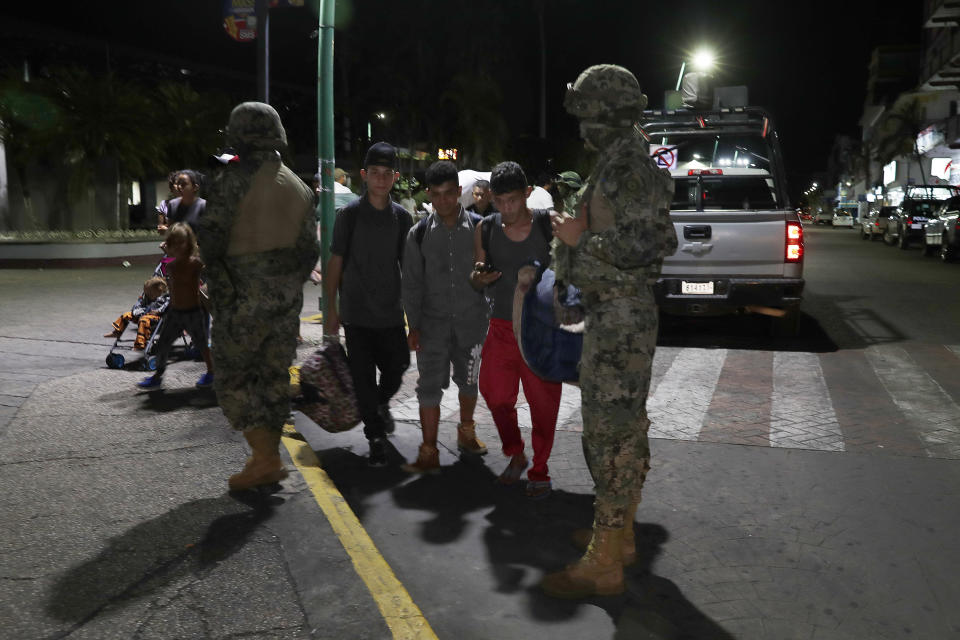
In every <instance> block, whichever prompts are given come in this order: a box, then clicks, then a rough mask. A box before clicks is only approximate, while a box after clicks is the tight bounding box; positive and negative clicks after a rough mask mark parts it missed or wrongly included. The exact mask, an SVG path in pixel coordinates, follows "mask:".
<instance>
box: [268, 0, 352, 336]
mask: <svg viewBox="0 0 960 640" xmlns="http://www.w3.org/2000/svg"><path fill="white" fill-rule="evenodd" d="M258 1H265V0H258ZM335 15H336V2H335V0H320V16H319V23H318V27H319V29H318V33H319V37H318V38H317V42H318V45H317V46H318V49H317V155H319V163H318V169H319V173H320V204H319V205H318V207H319V209H320V211H319V213H320V261H321V271H320V272H321V273H322V274H323V277H324V281H326V277H327V273H326V272H327V261H329V260H330V238H331V237H332V236H333V221H334V215H335V212H334V209H333V205H334V201H333V170H334V168H335V166H336V158H335V157H334V143H333V22H334V16H335ZM324 285H326V282H324ZM335 302H336V301H334V300H327V299H326V296H325V295H323V292H322V290H321V295H320V312H321V313H323V317H324V318H326V317H327V316H326V314H327V308H328V307H329V305H331V304H334V303H335Z"/></svg>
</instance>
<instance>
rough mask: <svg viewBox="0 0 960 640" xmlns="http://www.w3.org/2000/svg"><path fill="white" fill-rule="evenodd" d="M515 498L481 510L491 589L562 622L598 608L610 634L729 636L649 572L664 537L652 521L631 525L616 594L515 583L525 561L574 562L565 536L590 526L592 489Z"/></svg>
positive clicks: (546, 565) (547, 565)
mask: <svg viewBox="0 0 960 640" xmlns="http://www.w3.org/2000/svg"><path fill="white" fill-rule="evenodd" d="M516 496H517V497H512V498H508V499H506V500H501V501H500V503H499V504H498V505H497V507H496V508H495V509H494V510H493V511H492V512H491V513H490V514H489V515H488V516H487V518H488V520H489V521H490V526H489V527H488V529H487V531H486V532H485V533H484V540H485V542H486V544H487V550H488V553H489V556H490V560H491V564H492V565H493V567H494V569H495V573H496V577H497V580H498V582H499V589H498V590H499V591H501V592H505V593H510V592H517V591H520V590H522V589H525V590H526V592H527V597H528V598H529V607H530V611H531V613H532V615H533V616H534V617H535V618H536V619H538V620H543V621H547V622H562V621H564V620H568V619H571V618H573V617H575V616H576V615H577V610H578V609H579V608H580V607H583V606H596V607H599V608H601V609H603V610H604V611H606V612H607V613H608V614H609V615H610V617H611V619H612V620H613V621H614V623H615V625H616V632H615V634H614V636H613V637H614V638H615V639H617V640H626V639H630V640H634V639H638V638H650V639H651V640H653V639H667V638H670V639H673V638H710V639H711V640H733V636H731V635H730V634H729V633H727V632H726V631H725V630H724V629H723V628H722V627H720V626H719V625H718V624H717V623H715V622H714V621H713V620H711V619H710V618H709V617H707V616H706V615H705V614H703V613H702V612H700V610H699V609H697V608H696V607H695V606H694V605H693V604H692V603H691V602H690V601H689V600H687V598H686V597H684V595H683V593H682V592H681V591H680V589H679V588H678V587H677V586H676V585H675V584H674V583H673V582H671V581H670V580H668V579H666V578H663V577H660V576H657V575H655V574H654V573H653V564H654V561H655V559H656V556H657V555H658V554H659V553H660V550H661V547H662V545H663V544H664V543H665V542H666V541H667V539H668V537H669V536H668V534H667V530H666V529H665V528H664V527H662V526H661V525H658V524H653V523H642V524H635V525H634V526H635V527H636V535H637V553H638V559H637V563H636V564H634V565H633V566H631V567H628V568H626V569H625V574H626V583H627V591H626V592H625V593H624V594H623V595H621V596H615V597H602V598H591V599H586V600H558V599H555V598H551V597H549V596H547V595H545V594H544V593H543V592H542V591H541V590H540V588H539V587H538V586H534V587H527V588H525V587H523V586H522V584H523V582H524V580H523V579H524V577H525V575H526V573H527V569H526V568H525V567H532V568H534V569H537V570H538V573H539V572H543V573H550V572H553V571H558V570H560V569H562V568H563V567H565V566H566V565H568V564H570V563H571V562H574V561H576V560H577V559H578V558H579V557H580V556H581V555H582V552H580V551H578V550H577V549H576V548H575V547H574V546H573V544H572V543H571V542H570V539H571V534H572V533H573V531H574V530H575V529H578V528H584V527H589V526H591V523H592V520H593V496H592V495H585V494H575V493H567V492H565V491H554V493H553V495H552V496H551V497H550V498H548V499H547V500H544V501H543V502H541V503H531V502H530V501H529V500H526V499H525V498H523V497H522V494H516Z"/></svg>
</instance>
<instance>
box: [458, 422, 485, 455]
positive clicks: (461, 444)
mask: <svg viewBox="0 0 960 640" xmlns="http://www.w3.org/2000/svg"><path fill="white" fill-rule="evenodd" d="M457 449H459V450H460V451H463V452H464V453H472V454H473V455H476V456H482V455H486V453H487V445H485V444H483V442H482V441H481V440H480V439H478V438H477V423H476V422H474V421H473V420H471V421H470V422H461V423H460V424H458V425H457Z"/></svg>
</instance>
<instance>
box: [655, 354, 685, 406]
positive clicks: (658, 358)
mask: <svg viewBox="0 0 960 640" xmlns="http://www.w3.org/2000/svg"><path fill="white" fill-rule="evenodd" d="M681 351H683V348H682V347H657V351H656V353H654V354H653V366H652V367H651V371H650V389H649V391H648V395H649V396H652V395H653V394H654V393H656V392H657V387H658V386H660V381H661V380H663V376H664V375H666V373H667V371H669V370H670V365H672V364H673V361H674V360H675V359H676V358H677V355H678V354H679V353H680V352H681Z"/></svg>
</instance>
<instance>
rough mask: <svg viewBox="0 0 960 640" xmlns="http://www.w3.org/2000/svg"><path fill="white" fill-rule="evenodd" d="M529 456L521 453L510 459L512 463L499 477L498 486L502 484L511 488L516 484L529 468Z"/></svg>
mask: <svg viewBox="0 0 960 640" xmlns="http://www.w3.org/2000/svg"><path fill="white" fill-rule="evenodd" d="M528 464H529V463H528V462H527V456H525V455H523V454H522V453H519V454H517V455H515V456H513V457H511V458H510V463H509V464H508V465H507V468H506V469H504V470H503V473H501V474H500V475H499V476H497V484H502V485H506V486H510V485H512V484H516V483H517V481H518V480H519V479H520V476H522V475H523V470H524V469H526V468H527V465H528Z"/></svg>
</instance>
